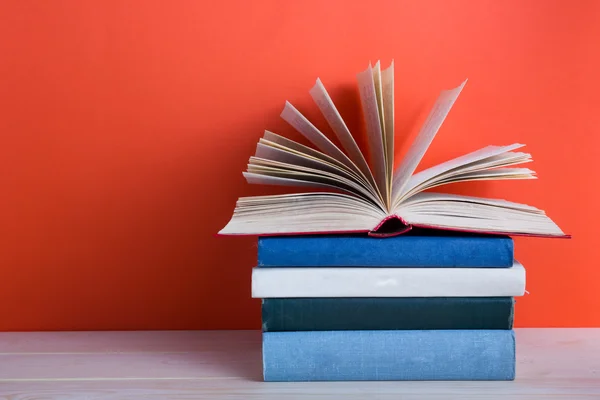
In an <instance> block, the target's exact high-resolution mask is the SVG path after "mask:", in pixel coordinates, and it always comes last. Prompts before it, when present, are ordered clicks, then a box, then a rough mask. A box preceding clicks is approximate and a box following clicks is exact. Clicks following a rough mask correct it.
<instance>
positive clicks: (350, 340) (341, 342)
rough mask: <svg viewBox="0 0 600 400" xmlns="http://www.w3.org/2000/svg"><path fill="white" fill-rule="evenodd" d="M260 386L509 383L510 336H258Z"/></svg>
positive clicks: (362, 333) (436, 333)
mask: <svg viewBox="0 0 600 400" xmlns="http://www.w3.org/2000/svg"><path fill="white" fill-rule="evenodd" d="M263 376H264V380H265V381H272V382H275V381H280V382H282V381H286V382H291V381H366V380H368V381H385V380H400V381H402V380H513V379H514V377H515V337H514V332H513V331H512V330H439V331H324V332H318V331H308V332H265V333H263Z"/></svg>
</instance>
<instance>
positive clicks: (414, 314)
mask: <svg viewBox="0 0 600 400" xmlns="http://www.w3.org/2000/svg"><path fill="white" fill-rule="evenodd" d="M261 311H262V329H263V331H264V332H285V331H288V332H290V331H336V330H356V331H359V330H474V329H484V330H485V329H490V330H491V329H504V330H508V329H512V327H513V316H514V299H513V298H512V297H390V298H384V297H382V298H302V299H297V298H294V299H280V298H276V299H263V300H262V308H261Z"/></svg>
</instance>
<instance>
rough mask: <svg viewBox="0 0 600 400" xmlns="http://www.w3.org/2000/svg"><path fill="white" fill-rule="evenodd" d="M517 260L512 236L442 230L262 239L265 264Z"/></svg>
mask: <svg viewBox="0 0 600 400" xmlns="http://www.w3.org/2000/svg"><path fill="white" fill-rule="evenodd" d="M513 258H514V247H513V240H512V238H510V237H507V236H484V235H470V234H461V235H457V234H450V233H439V232H437V233H435V234H428V235H427V234H419V235H408V234H407V235H400V236H396V237H391V238H385V239H382V238H374V237H369V236H366V235H322V236H269V237H259V238H258V265H259V266H260V267H435V268H440V267H448V268H452V267H460V268H477V267H482V268H486V267H487V268H492V267H496V268H509V267H511V266H512V265H513Z"/></svg>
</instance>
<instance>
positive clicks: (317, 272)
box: [252, 260, 525, 298]
mask: <svg viewBox="0 0 600 400" xmlns="http://www.w3.org/2000/svg"><path fill="white" fill-rule="evenodd" d="M524 293H525V268H523V266H522V265H521V264H520V263H519V262H518V261H516V260H515V262H514V264H513V266H512V267H511V268H290V267H285V268H264V267H263V268H260V267H256V268H254V269H253V270H252V297H254V298H273V297H514V296H522V295H523V294H524Z"/></svg>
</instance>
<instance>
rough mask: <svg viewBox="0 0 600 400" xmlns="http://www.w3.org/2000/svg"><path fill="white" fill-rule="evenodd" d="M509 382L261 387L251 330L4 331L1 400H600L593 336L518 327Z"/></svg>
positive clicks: (598, 336) (597, 345) (599, 333)
mask: <svg viewBox="0 0 600 400" xmlns="http://www.w3.org/2000/svg"><path fill="white" fill-rule="evenodd" d="M516 335H517V378H516V380H515V381H512V382H317V383H310V382H297V383H266V382H261V344H260V332H257V331H158V332H157V331H143V332H30V333H29V332H27V333H18V332H15V333H13V332H5V333H0V399H2V400H8V399H10V400H25V399H27V400H33V399H40V400H41V399H44V400H48V399H61V400H70V399H144V400H146V399H148V400H152V399H161V400H162V399H190V400H191V399H273V400H275V399H277V400H280V399H315V400H316V399H365V398H368V399H369V400H373V399H448V398H460V399H490V398H502V399H507V398H508V399H512V398H518V399H528V398H539V399H549V398H551V399H582V398H599V399H600V328H599V329H583V328H579V329H562V328H561V329H517V330H516Z"/></svg>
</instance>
